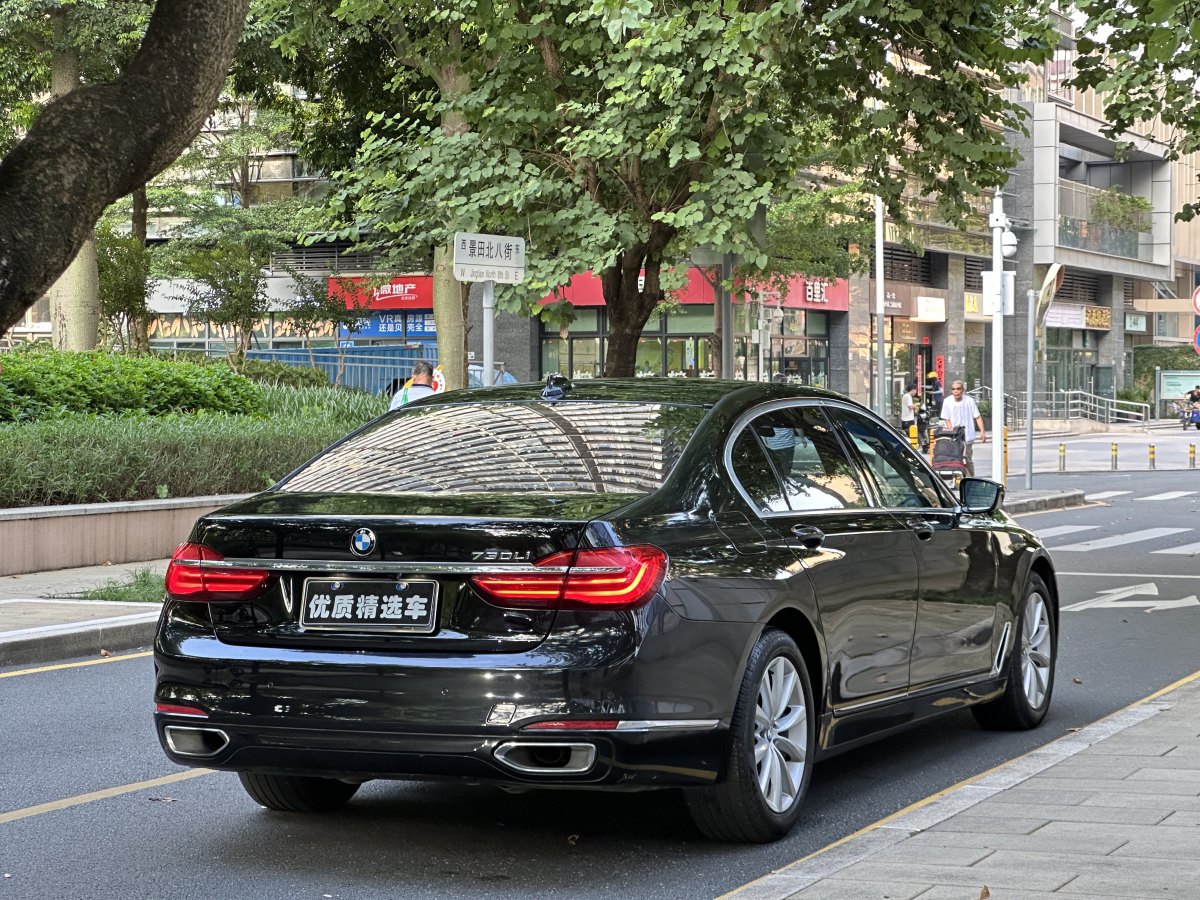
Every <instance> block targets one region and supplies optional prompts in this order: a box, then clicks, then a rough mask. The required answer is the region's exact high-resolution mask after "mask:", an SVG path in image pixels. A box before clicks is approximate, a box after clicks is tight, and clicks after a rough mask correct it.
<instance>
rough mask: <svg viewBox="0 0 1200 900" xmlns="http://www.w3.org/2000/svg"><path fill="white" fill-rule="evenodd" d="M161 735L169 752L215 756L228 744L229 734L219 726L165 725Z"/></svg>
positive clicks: (195, 755) (193, 755)
mask: <svg viewBox="0 0 1200 900" xmlns="http://www.w3.org/2000/svg"><path fill="white" fill-rule="evenodd" d="M163 736H164V737H165V738H166V740H167V746H168V747H169V748H170V749H171V752H172V753H176V754H178V755H179V756H191V757H205V756H216V755H217V754H218V753H220V752H221V751H222V750H224V749H225V748H226V747H228V746H229V735H227V734H226V733H225V732H223V731H221V729H219V728H196V727H195V726H191V725H167V726H166V727H164V728H163Z"/></svg>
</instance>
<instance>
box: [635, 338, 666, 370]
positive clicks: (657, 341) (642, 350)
mask: <svg viewBox="0 0 1200 900" xmlns="http://www.w3.org/2000/svg"><path fill="white" fill-rule="evenodd" d="M634 371H635V372H636V373H637V374H638V375H643V376H646V375H661V374H662V373H663V342H662V338H647V337H643V338H639V339H638V346H637V360H636V362H635V364H634Z"/></svg>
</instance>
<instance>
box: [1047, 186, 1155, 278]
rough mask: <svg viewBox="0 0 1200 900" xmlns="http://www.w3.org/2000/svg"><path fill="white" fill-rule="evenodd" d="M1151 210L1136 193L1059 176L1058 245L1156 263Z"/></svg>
mask: <svg viewBox="0 0 1200 900" xmlns="http://www.w3.org/2000/svg"><path fill="white" fill-rule="evenodd" d="M1150 212H1151V210H1150V207H1149V204H1148V203H1147V202H1146V201H1145V200H1144V199H1143V198H1141V197H1137V196H1136V195H1132V194H1124V193H1121V192H1119V191H1114V190H1101V189H1100V188H1094V187H1091V186H1090V185H1086V184H1081V183H1079V182H1076V181H1068V180H1066V179H1062V178H1060V179H1059V181H1058V245H1059V246H1060V247H1071V248H1073V249H1076V250H1088V251H1090V252H1092V253H1102V254H1104V255H1105V256H1119V257H1122V258H1124V259H1136V260H1140V261H1142V262H1153V261H1154V245H1153V241H1152V235H1151V227H1150Z"/></svg>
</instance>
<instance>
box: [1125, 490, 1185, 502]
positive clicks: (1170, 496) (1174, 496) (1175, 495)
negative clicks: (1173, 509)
mask: <svg viewBox="0 0 1200 900" xmlns="http://www.w3.org/2000/svg"><path fill="white" fill-rule="evenodd" d="M1194 493H1196V492H1195V491H1167V492H1166V493H1165V494H1151V495H1150V496H1149V497H1138V498H1137V499H1138V500H1178V499H1179V498H1180V497H1190V496H1191V495H1192V494H1194Z"/></svg>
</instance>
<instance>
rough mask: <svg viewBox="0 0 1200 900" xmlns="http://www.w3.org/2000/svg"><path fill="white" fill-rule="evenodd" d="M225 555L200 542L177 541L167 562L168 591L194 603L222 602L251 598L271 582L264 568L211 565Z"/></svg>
mask: <svg viewBox="0 0 1200 900" xmlns="http://www.w3.org/2000/svg"><path fill="white" fill-rule="evenodd" d="M224 559H225V557H224V556H222V555H221V554H220V553H218V552H217V551H216V550H213V549H212V548H211V547H205V546H204V545H203V544H180V545H179V547H178V549H176V551H175V553H174V555H172V556H171V562H170V564H169V565H168V566H167V579H166V580H167V594H168V595H169V596H170V597H171V598H172V599H174V600H188V601H190V602H193V603H196V602H199V603H225V602H230V601H238V600H252V599H254V598H255V597H257V596H259V595H260V594H262V593H263V592H264V591H265V590H266V589H267V587H268V586H269V585H270V583H271V580H272V575H271V573H270V572H268V571H266V570H265V569H240V568H233V567H228V568H226V567H222V566H214V565H211V564H212V563H219V562H221V561H222V560H224ZM202 563H207V565H202Z"/></svg>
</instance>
